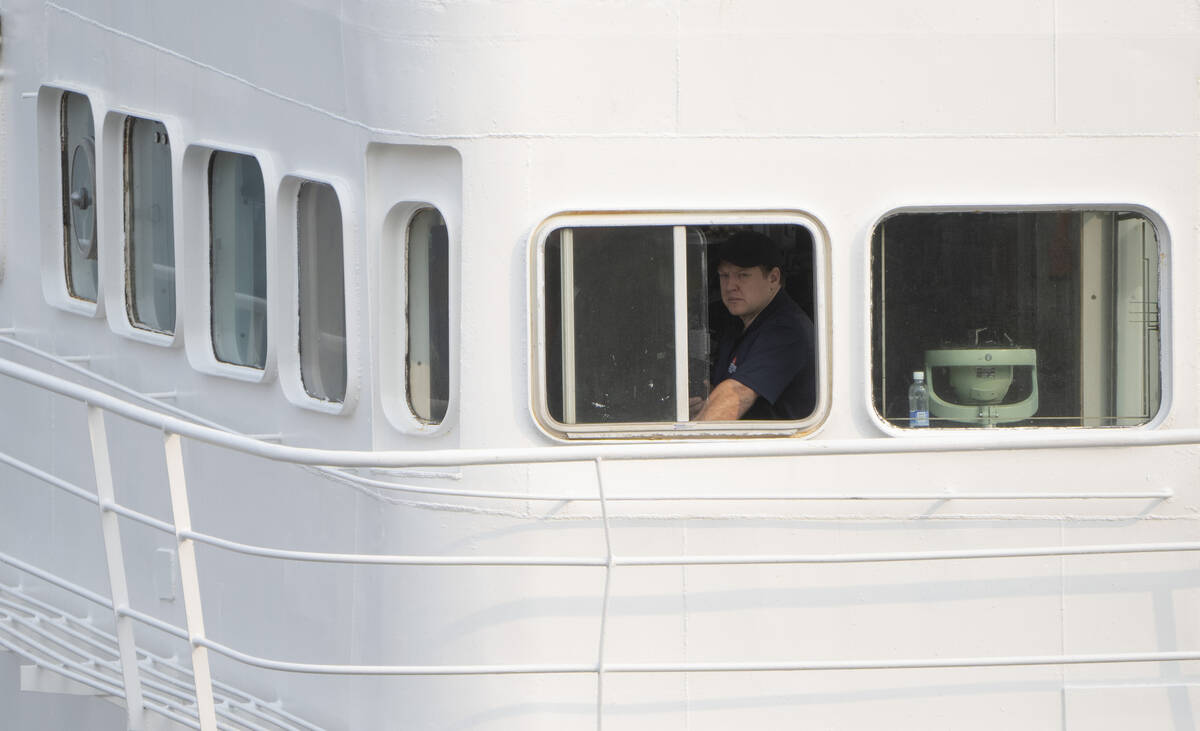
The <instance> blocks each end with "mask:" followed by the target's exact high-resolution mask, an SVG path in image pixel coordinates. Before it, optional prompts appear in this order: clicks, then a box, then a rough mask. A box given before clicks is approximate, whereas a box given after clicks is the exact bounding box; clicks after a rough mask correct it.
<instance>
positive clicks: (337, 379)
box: [296, 181, 346, 402]
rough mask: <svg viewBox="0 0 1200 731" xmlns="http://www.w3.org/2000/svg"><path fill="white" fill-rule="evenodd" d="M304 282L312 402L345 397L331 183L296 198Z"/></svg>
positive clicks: (303, 336) (305, 374) (339, 255)
mask: <svg viewBox="0 0 1200 731" xmlns="http://www.w3.org/2000/svg"><path fill="white" fill-rule="evenodd" d="M296 210H297V221H296V225H297V242H298V246H299V262H298V266H299V278H300V378H301V380H302V381H303V382H304V390H305V391H307V392H308V394H309V395H310V396H312V397H313V398H318V399H321V400H323V401H336V402H340V401H342V400H343V399H344V398H345V397H346V297H345V283H344V279H343V271H344V270H343V258H344V254H343V250H342V208H341V205H340V204H339V203H338V197H337V192H336V191H335V190H334V189H333V186H331V185H328V184H326V183H315V182H311V181H309V182H305V183H301V185H300V192H299V194H298V195H297V199H296Z"/></svg>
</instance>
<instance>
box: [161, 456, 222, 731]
mask: <svg viewBox="0 0 1200 731" xmlns="http://www.w3.org/2000/svg"><path fill="white" fill-rule="evenodd" d="M163 447H164V449H165V452H166V459H167V485H168V487H169V488H170V494H171V512H172V514H173V515H174V518H175V534H176V538H177V550H178V556H179V574H180V580H181V584H182V586H183V610H184V616H185V617H186V619H187V630H188V635H189V639H188V641H189V642H190V643H191V650H192V675H193V679H194V681H195V686H196V710H197V713H198V715H199V717H200V731H214V730H215V729H216V727H217V717H216V710H215V708H214V701H213V688H212V672H211V670H210V669H209V665H208V651H207V650H206V649H205V647H204V646H203V645H201V644H198V641H199V640H203V639H204V613H203V611H202V609H201V602H200V576H199V572H198V571H197V567H196V544H195V542H194V541H193V540H192V539H191V538H188V537H187V536H185V535H183V532H184V531H190V530H191V527H192V517H191V510H190V508H189V506H188V493H187V478H186V476H185V474H184V465H183V442H182V440H181V439H180V437H179V435H178V434H171V433H166V434H164V435H163Z"/></svg>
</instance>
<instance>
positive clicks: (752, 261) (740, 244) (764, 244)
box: [712, 231, 783, 276]
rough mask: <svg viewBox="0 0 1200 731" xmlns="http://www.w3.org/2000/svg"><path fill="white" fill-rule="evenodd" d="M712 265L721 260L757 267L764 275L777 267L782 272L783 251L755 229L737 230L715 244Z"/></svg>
mask: <svg viewBox="0 0 1200 731" xmlns="http://www.w3.org/2000/svg"><path fill="white" fill-rule="evenodd" d="M716 248H717V250H716V253H715V256H714V257H713V258H712V266H716V265H717V264H720V263H721V262H723V261H727V262H729V263H730V264H733V265H735V266H739V267H758V268H759V269H762V272H763V274H764V275H767V274H770V273H771V270H772V269H774V268H775V267H779V273H780V275H781V276H782V274H783V252H782V251H780V249H779V246H778V245H777V244H776V243H775V241H774V240H773V239H772V238H771V237H770V236H767V235H766V234H761V233H759V232H757V231H738V232H737V233H735V234H734V235H732V236H730V237H729V238H727V239H725V240H724V241H722V242H721V243H720V244H718V245H717V247H716Z"/></svg>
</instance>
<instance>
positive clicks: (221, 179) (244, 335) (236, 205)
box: [208, 152, 267, 368]
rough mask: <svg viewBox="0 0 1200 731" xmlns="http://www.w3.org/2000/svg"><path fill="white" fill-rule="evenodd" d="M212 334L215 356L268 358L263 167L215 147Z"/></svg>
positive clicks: (253, 362)
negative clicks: (218, 150) (217, 150)
mask: <svg viewBox="0 0 1200 731" xmlns="http://www.w3.org/2000/svg"><path fill="white" fill-rule="evenodd" d="M208 183H209V205H210V210H209V215H210V218H211V221H210V231H211V235H212V338H213V352H214V353H215V354H216V356H217V359H218V360H222V361H225V362H226V363H233V364H235V365H244V366H250V367H253V368H263V367H264V366H265V365H266V362H267V253H266V252H267V247H266V212H265V208H264V197H263V178H262V171H261V170H260V169H259V167H258V161H256V160H255V159H254V158H253V157H250V156H249V155H238V154H235V153H232V152H214V153H213V155H212V160H211V162H210V163H209V171H208Z"/></svg>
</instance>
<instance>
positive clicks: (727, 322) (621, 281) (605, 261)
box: [540, 218, 818, 436]
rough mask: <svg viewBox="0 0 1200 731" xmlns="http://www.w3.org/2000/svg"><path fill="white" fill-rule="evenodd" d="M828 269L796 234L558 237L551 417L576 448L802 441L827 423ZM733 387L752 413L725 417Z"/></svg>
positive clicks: (549, 332) (733, 228)
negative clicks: (687, 437) (691, 434)
mask: <svg viewBox="0 0 1200 731" xmlns="http://www.w3.org/2000/svg"><path fill="white" fill-rule="evenodd" d="M609 220H611V218H610V219H609ZM578 223H584V222H582V221H572V224H578ZM586 223H588V224H590V223H591V222H586ZM742 244H745V246H746V247H749V249H753V250H754V251H758V250H760V249H761V252H760V253H761V256H759V257H758V258H755V256H754V255H753V252H751V253H750V254H747V253H746V252H744V251H742V249H743V248H744V247H743V246H742ZM735 251H740V252H742V253H741V254H736V253H732V252H735ZM763 252H767V253H763ZM747 256H748V257H749V258H746V257H747ZM815 256H816V241H815V238H814V235H813V232H812V230H811V229H810V228H809V227H808V226H806V225H800V224H796V223H774V222H763V223H737V224H723V223H720V222H716V223H709V222H706V223H699V224H695V225H677V224H674V223H669V222H664V223H663V224H658V223H650V224H648V225H646V224H643V225H594V224H592V225H569V226H561V227H554V228H551V229H550V230H549V231H548V233H547V234H546V236H545V238H544V245H543V248H542V252H541V263H540V267H541V279H542V286H543V292H544V300H545V301H544V306H543V308H542V316H541V343H542V351H543V358H544V361H543V363H542V374H543V376H542V380H543V384H544V392H543V393H542V400H543V404H544V408H545V416H546V417H548V419H549V420H550V421H551V422H552V424H551V425H552V426H553V428H554V429H556V430H558V431H561V432H565V433H566V434H567V435H593V436H594V435H598V434H604V433H610V434H617V433H621V432H623V431H632V432H637V433H655V432H658V433H678V432H679V431H680V430H681V429H682V430H685V431H686V430H688V429H692V430H697V429H712V428H713V425H711V424H701V423H699V421H698V420H701V419H703V420H704V421H710V420H713V421H717V422H720V424H721V425H720V427H719V428H720V430H722V431H745V430H756V431H759V432H762V431H788V432H790V431H795V429H796V428H797V427H798V426H799V424H798V422H802V421H804V420H806V419H808V418H809V417H811V416H812V415H813V414H814V413H815V410H816V399H817V391H818V378H817V360H818V359H817V357H816V349H817V342H816V338H817V335H816V329H815V328H814V325H813V322H814V321H815V319H816V315H817V312H816V305H817V288H816V281H817V280H816V276H815V265H816V259H815ZM731 264H732V265H733V266H732V268H730V265H731ZM735 275H740V276H742V277H744V278H745V280H746V281H737V280H736V278H735ZM726 380H728V381H731V382H732V383H722V382H723V381H726ZM730 386H734V387H735V389H736V391H734V393H736V392H737V391H740V392H741V393H743V394H746V395H747V400H746V401H745V402H744V403H742V404H741V405H740V406H738V407H737V408H736V410H734V411H732V412H729V411H717V410H713V409H712V407H713V406H715V405H716V404H717V403H718V402H719V401H720V400H721V399H722V398H723V397H724V396H725V395H726V392H727V389H728V388H729V387H730ZM741 387H744V389H742V388H741ZM739 414H740V416H739Z"/></svg>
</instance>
